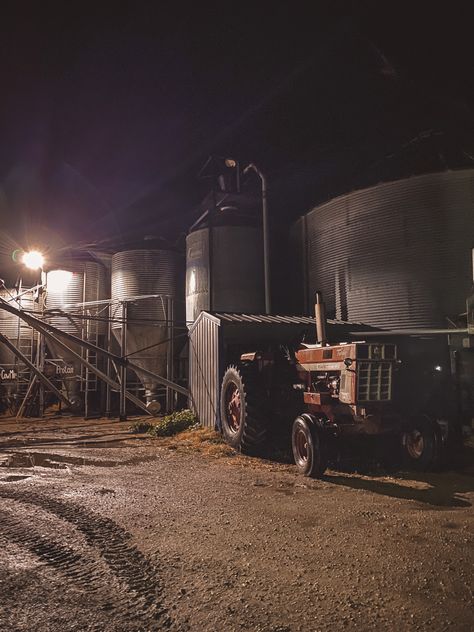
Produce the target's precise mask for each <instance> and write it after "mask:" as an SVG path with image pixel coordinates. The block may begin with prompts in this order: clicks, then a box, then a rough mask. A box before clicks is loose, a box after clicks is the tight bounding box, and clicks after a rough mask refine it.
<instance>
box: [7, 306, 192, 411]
mask: <svg viewBox="0 0 474 632" xmlns="http://www.w3.org/2000/svg"><path fill="white" fill-rule="evenodd" d="M0 309H4V310H5V311H7V312H10V313H11V314H15V315H16V316H18V317H19V318H21V319H22V320H24V321H25V322H26V323H28V324H29V325H31V326H32V327H34V328H35V329H36V330H38V331H40V332H43V333H44V334H45V335H46V336H51V335H52V332H54V334H56V335H57V336H60V337H61V338H65V339H66V340H70V341H71V342H74V343H76V344H78V345H80V346H82V347H86V349H91V350H93V351H96V352H97V353H99V354H101V355H103V356H105V357H107V358H110V359H111V361H112V362H115V363H116V364H118V365H119V366H121V365H126V366H129V367H130V368H131V369H133V370H134V371H135V373H143V375H148V376H150V377H153V378H154V379H155V380H156V381H157V382H158V384H161V385H162V386H169V387H170V388H172V389H174V390H175V391H176V392H178V393H181V394H182V395H185V396H186V397H187V396H188V395H189V393H188V391H187V390H186V389H185V388H184V387H182V386H180V385H179V384H175V383H174V382H171V381H170V380H167V379H166V378H164V377H162V376H161V375H157V374H156V373H153V372H152V371H148V369H144V368H142V367H140V366H138V365H136V364H135V363H133V362H130V360H127V359H125V358H121V357H120V356H117V355H115V354H114V353H111V352H110V351H106V350H105V349H102V348H101V347H98V346H97V345H94V344H92V343H90V342H87V341H86V340H82V338H78V337H77V336H74V335H73V334H69V333H67V332H65V331H62V330H61V329H58V327H54V325H49V324H48V323H43V321H41V320H39V319H38V318H35V317H34V316H30V315H29V314H26V313H25V312H23V311H22V310H19V309H15V308H14V307H12V306H11V305H8V304H7V303H6V302H5V301H3V300H2V299H1V298H0ZM53 338H54V339H56V338H55V336H53ZM58 342H59V341H58ZM60 344H62V345H63V346H64V343H60ZM66 349H68V350H69V347H66ZM79 357H80V356H79ZM81 360H82V358H81ZM102 375H104V374H102ZM128 399H130V397H129V398H128ZM130 401H132V400H130Z"/></svg>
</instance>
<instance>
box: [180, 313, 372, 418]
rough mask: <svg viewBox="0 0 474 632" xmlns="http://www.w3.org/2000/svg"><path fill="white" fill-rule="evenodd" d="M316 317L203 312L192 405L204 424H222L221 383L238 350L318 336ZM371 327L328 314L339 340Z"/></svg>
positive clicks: (195, 345) (192, 369) (193, 331)
mask: <svg viewBox="0 0 474 632" xmlns="http://www.w3.org/2000/svg"><path fill="white" fill-rule="evenodd" d="M315 326H316V325H315V320H314V318H310V317H308V316H269V315H261V314H229V313H219V312H213V313H210V312H201V313H200V314H199V316H198V318H197V319H196V320H195V322H194V323H193V324H192V325H191V327H190V329H189V391H190V406H191V407H192V408H193V409H194V411H195V412H196V414H197V415H198V417H199V420H200V422H201V424H202V425H203V426H205V427H208V428H218V427H219V425H220V419H219V389H220V383H221V380H222V376H223V372H224V370H225V368H226V366H227V365H228V364H230V363H232V362H237V361H238V359H239V357H240V353H242V352H244V351H252V349H253V348H258V347H261V345H262V344H265V343H270V342H279V343H281V344H290V343H292V342H294V341H296V340H298V341H299V340H301V339H302V338H303V337H304V339H305V340H306V341H307V342H314V340H315ZM358 329H363V330H367V329H370V328H368V327H366V326H365V325H362V324H361V323H347V322H343V321H335V320H328V321H327V333H328V337H329V338H331V337H333V338H334V339H335V340H336V339H337V340H338V341H340V340H344V337H345V336H347V337H348V338H349V337H350V332H354V331H357V330H358Z"/></svg>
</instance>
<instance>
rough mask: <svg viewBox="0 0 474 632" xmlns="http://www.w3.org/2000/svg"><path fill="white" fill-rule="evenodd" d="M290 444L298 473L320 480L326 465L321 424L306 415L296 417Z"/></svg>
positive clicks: (326, 458) (326, 451) (325, 440)
mask: <svg viewBox="0 0 474 632" xmlns="http://www.w3.org/2000/svg"><path fill="white" fill-rule="evenodd" d="M291 444H292V447H293V456H294V459H295V463H296V467H297V469H298V472H299V473H300V474H303V476H310V477H312V478H320V477H321V476H322V475H323V474H324V472H325V471H326V468H327V464H328V455H327V453H328V449H327V439H326V437H325V433H324V429H323V426H322V423H321V422H320V421H319V420H318V419H315V418H314V417H313V416H312V415H308V414H303V415H300V416H299V417H297V418H296V419H295V421H294V422H293V430H292V433H291Z"/></svg>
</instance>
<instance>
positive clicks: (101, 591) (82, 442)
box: [0, 418, 474, 632]
mask: <svg viewBox="0 0 474 632" xmlns="http://www.w3.org/2000/svg"><path fill="white" fill-rule="evenodd" d="M128 426H129V424H127V423H118V422H112V421H108V420H98V421H94V422H91V421H88V422H86V421H84V420H82V419H72V418H71V419H57V420H54V419H52V420H48V421H36V422H32V421H28V422H21V423H17V422H15V421H12V420H8V419H3V420H0V630H2V631H3V630H5V631H6V630H8V631H12V632H13V631H22V632H25V631H29V630H35V631H38V632H39V631H43V630H48V631H61V632H62V631H70V630H71V631H72V630H77V631H85V630H97V631H102V630H104V631H109V630H110V631H112V630H114V631H117V632H118V631H121V632H123V631H128V630H137V631H138V630H162V629H170V630H196V631H201V630H202V631H213V632H214V631H219V632H220V631H233V630H252V631H255V632H258V631H260V632H290V631H291V632H296V631H298V630H299V631H316V630H321V631H329V630H331V631H335V630H359V631H360V630H362V631H363V630H397V631H402V630H430V631H438V630H456V631H457V630H459V631H466V632H467V631H471V630H472V629H473V628H474V614H473V612H474V611H473V599H472V598H473V584H472V580H473V558H474V546H473V544H474V522H473V516H474V511H473V503H474V465H473V464H470V463H469V460H468V461H466V463H465V465H464V466H463V467H461V468H460V469H458V470H457V471H455V472H443V473H439V474H429V475H418V474H414V473H398V474H397V475H396V477H392V476H387V475H378V476H374V475H373V476H368V475H361V474H356V473H347V472H340V471H329V473H328V475H327V476H326V477H325V479H324V480H322V481H313V480H308V479H305V478H302V477H300V476H298V475H297V474H296V473H295V471H294V469H293V467H292V466H290V465H284V464H279V463H275V462H271V461H260V460H257V459H248V458H244V457H240V456H234V455H233V454H232V452H231V451H230V450H229V449H228V448H226V447H223V446H220V445H219V444H218V443H216V442H215V440H213V438H212V436H211V433H207V435H206V433H204V434H203V435H202V436H201V437H200V438H196V437H198V435H195V437H194V438H193V437H189V434H188V435H187V438H186V435H185V436H184V438H181V439H180V440H179V441H178V440H156V439H150V438H147V437H145V436H143V435H137V436H134V435H131V434H130V433H129V432H128ZM471 451H472V448H471ZM468 454H469V452H468Z"/></svg>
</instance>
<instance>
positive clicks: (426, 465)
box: [402, 415, 443, 471]
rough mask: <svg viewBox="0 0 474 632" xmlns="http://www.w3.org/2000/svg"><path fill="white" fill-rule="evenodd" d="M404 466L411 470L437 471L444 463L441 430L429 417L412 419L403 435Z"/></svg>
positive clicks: (422, 416) (421, 416) (423, 416)
mask: <svg viewBox="0 0 474 632" xmlns="http://www.w3.org/2000/svg"><path fill="white" fill-rule="evenodd" d="M402 451H403V462H404V465H405V466H406V467H408V468H410V469H414V470H420V471H427V470H435V469H437V468H439V467H440V465H441V463H442V453H443V438H442V433H441V428H440V426H439V424H438V423H436V421H435V420H433V419H430V417H428V416H427V415H420V416H419V417H416V418H415V419H412V420H411V421H410V422H409V424H408V426H407V428H406V429H405V431H404V432H403V434H402Z"/></svg>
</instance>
